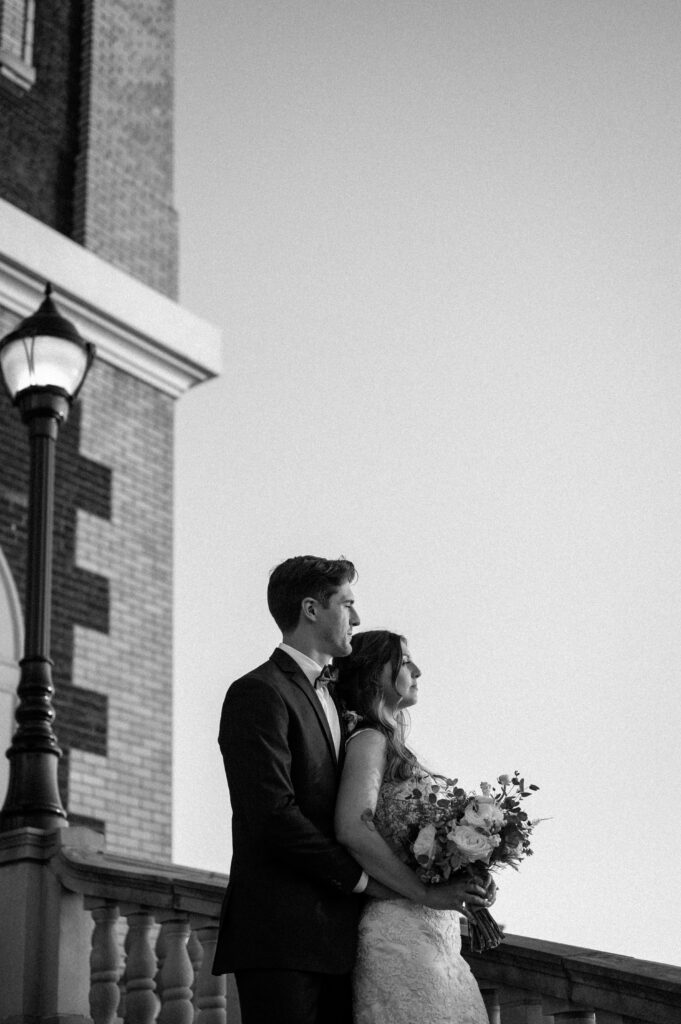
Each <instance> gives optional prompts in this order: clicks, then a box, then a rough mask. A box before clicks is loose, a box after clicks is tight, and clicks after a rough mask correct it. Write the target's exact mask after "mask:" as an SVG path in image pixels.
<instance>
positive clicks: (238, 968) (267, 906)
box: [213, 555, 386, 1024]
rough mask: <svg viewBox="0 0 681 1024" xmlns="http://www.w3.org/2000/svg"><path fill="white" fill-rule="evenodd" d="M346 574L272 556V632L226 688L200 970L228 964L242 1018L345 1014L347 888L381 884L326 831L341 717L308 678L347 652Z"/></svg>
mask: <svg viewBox="0 0 681 1024" xmlns="http://www.w3.org/2000/svg"><path fill="white" fill-rule="evenodd" d="M355 577H356V573H355V568H354V566H353V564H352V562H349V561H346V560H345V559H340V560H338V561H328V560H326V559H323V558H315V557H313V556H307V555H305V556H300V557H296V558H289V559H288V560H287V561H285V562H283V563H282V564H281V565H279V566H277V568H276V569H274V571H273V572H272V574H271V577H270V581H269V586H268V590H267V601H268V606H269V609H270V612H271V613H272V615H273V617H274V619H275V621H276V623H277V625H278V626H279V628H280V629H281V632H282V638H283V640H282V643H281V644H280V645H279V647H277V648H276V650H275V651H274V653H273V654H272V655H271V657H270V658H269V660H268V661H266V662H265V663H264V664H263V665H260V666H259V668H256V669H254V670H253V671H252V672H249V673H248V674H247V675H245V676H244V677H243V678H241V679H238V680H237V681H236V682H235V683H233V684H232V686H231V687H230V688H229V690H228V692H227V696H226V697H225V702H224V705H223V711H222V718H221V722H220V736H219V742H220V748H221V750H222V754H223V759H224V763H225V770H226V773H227V781H228V784H229V791H230V797H231V803H232V814H233V821H232V837H233V859H232V867H231V872H230V879H229V886H228V889H227V893H226V896H225V901H224V905H223V911H222V919H221V924H220V934H219V939H218V944H217V949H216V954H215V962H214V965H213V971H214V973H215V974H223V973H225V972H232V971H233V972H234V974H235V977H236V983H237V988H238V990H239V1001H240V1004H241V1014H242V1020H243V1024H322V1022H323V1024H350V1021H351V1005H350V984H349V975H350V971H351V969H352V964H353V958H354V953H355V944H356V931H357V919H358V914H359V909H360V903H361V901H360V899H359V898H358V893H360V892H362V891H367V892H369V893H373V894H374V895H379V894H385V893H386V890H384V889H383V888H382V887H381V886H379V885H378V883H375V882H373V881H369V880H368V879H367V876H366V875H365V873H364V872H363V871H362V869H361V868H360V866H359V865H358V864H357V863H356V861H354V860H353V858H352V857H351V856H350V855H349V854H348V853H347V852H346V850H345V849H344V848H343V847H342V846H340V845H339V844H338V843H337V842H336V840H335V838H334V833H333V816H334V806H335V801H336V792H337V788H338V782H339V779H340V768H341V764H342V759H343V742H342V741H343V738H344V737H343V727H342V723H341V721H340V718H339V715H338V710H337V708H336V706H335V704H334V702H333V697H332V695H331V694H330V693H329V691H328V689H327V688H326V687H325V686H324V685H323V683H321V682H320V683H318V684H317V687H316V688H315V683H316V680H317V677H318V676H320V674H321V673H322V669H323V667H324V666H325V665H327V664H328V663H329V662H330V661H331V659H332V658H334V657H335V658H342V657H344V656H346V655H348V654H349V653H350V651H351V647H350V638H351V636H352V630H353V627H355V626H357V625H359V616H358V615H357V612H356V611H355V606H354V596H353V593H352V589H351V585H352V583H353V582H354V580H355Z"/></svg>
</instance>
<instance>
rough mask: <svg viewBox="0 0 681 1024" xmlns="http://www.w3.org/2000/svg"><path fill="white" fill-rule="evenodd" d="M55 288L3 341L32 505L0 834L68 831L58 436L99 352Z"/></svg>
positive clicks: (1, 356)
mask: <svg viewBox="0 0 681 1024" xmlns="http://www.w3.org/2000/svg"><path fill="white" fill-rule="evenodd" d="M51 291H52V288H51V286H50V284H49V283H48V284H47V285H46V286H45V298H44V300H43V302H42V303H41V305H40V307H39V309H38V310H36V312H35V313H34V314H33V315H32V316H29V317H26V319H25V320H22V321H21V323H20V324H19V325H18V327H16V328H15V330H13V331H11V332H10V333H9V334H8V335H6V336H5V337H4V338H3V339H2V340H1V341H0V371H1V372H2V377H3V379H4V382H5V386H6V387H7V391H8V392H9V396H10V398H11V400H12V402H13V403H14V405H16V406H17V408H18V409H19V412H20V414H21V418H22V420H23V421H24V423H26V425H27V426H28V434H29V444H30V451H31V472H30V485H29V502H28V560H27V572H26V635H25V641H24V657H23V658H22V660H21V661H20V663H19V664H20V665H21V679H20V682H19V687H18V690H17V694H18V697H19V704H18V707H17V709H16V712H15V717H16V720H17V723H18V726H17V729H16V732H15V733H14V737H13V739H12V745H11V747H10V749H9V750H8V751H7V757H8V758H9V762H10V768H9V785H8V788H7V797H6V799H5V804H4V807H3V808H2V811H0V831H2V832H6V831H8V830H10V829H13V828H23V827H25V826H29V825H30V826H32V827H34V828H42V829H54V828H59V827H60V826H62V825H65V824H66V811H65V810H64V807H63V806H62V802H61V798H60V796H59V786H58V783H57V763H58V761H59V758H60V757H61V753H62V752H61V750H60V748H59V745H58V743H57V738H56V736H55V734H54V731H53V729H52V722H53V721H54V709H53V707H52V695H53V694H54V686H53V684H52V660H51V658H50V620H51V599H52V534H53V519H54V465H55V452H56V442H57V434H58V432H59V427H60V425H61V424H62V423H64V422H65V420H66V418H67V417H68V414H69V409H70V408H71V403H72V402H73V400H74V399H75V397H76V395H77V394H78V392H79V391H80V388H81V387H82V384H83V381H84V380H85V377H86V375H87V372H88V370H89V368H90V364H91V363H92V360H93V358H94V354H95V349H94V346H93V345H91V344H90V343H89V342H86V341H83V339H82V338H81V337H80V335H79V334H78V331H77V330H76V328H75V327H74V325H73V324H72V323H71V322H70V321H69V320H66V319H65V318H64V317H63V316H62V315H61V313H60V312H59V310H58V309H57V307H56V305H55V304H54V302H53V301H52V299H51V297H50V294H51Z"/></svg>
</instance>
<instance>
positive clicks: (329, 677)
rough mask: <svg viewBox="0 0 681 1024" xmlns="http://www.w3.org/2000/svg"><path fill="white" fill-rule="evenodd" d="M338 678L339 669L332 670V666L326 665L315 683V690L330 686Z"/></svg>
mask: <svg viewBox="0 0 681 1024" xmlns="http://www.w3.org/2000/svg"><path fill="white" fill-rule="evenodd" d="M337 678H338V669H335V668H332V666H331V665H325V666H324V668H323V669H322V670H321V672H320V673H319V675H318V676H317V678H316V679H315V681H314V688H315V690H318V689H319V687H320V686H328V685H329V683H335V682H336V679H337Z"/></svg>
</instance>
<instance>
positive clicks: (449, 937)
mask: <svg viewBox="0 0 681 1024" xmlns="http://www.w3.org/2000/svg"><path fill="white" fill-rule="evenodd" d="M336 667H337V669H338V681H337V683H336V693H337V695H338V696H339V698H340V700H341V703H342V704H343V706H344V708H345V709H346V718H347V719H348V720H349V726H350V727H353V726H354V729H353V731H352V732H351V733H350V736H349V738H348V740H347V745H346V756H345V763H344V766H343V775H342V779H341V785H340V790H339V794H338V803H337V805H336V833H337V836H338V839H339V840H340V842H341V843H343V844H344V845H345V846H347V848H348V849H349V850H350V852H351V853H352V854H353V856H354V857H355V859H356V860H357V861H358V863H359V864H361V865H362V867H363V868H364V870H365V871H366V872H367V873H368V874H369V875H371V876H372V878H375V879H376V880H377V881H379V882H382V883H383V884H384V885H386V886H387V887H388V888H390V889H392V890H393V891H394V892H395V893H396V894H398V895H397V896H396V898H395V899H394V900H367V903H366V907H365V909H364V911H363V913H362V918H361V920H360V926H359V945H358V953H357V961H356V966H355V972H354V976H353V988H354V997H353V998H354V1020H355V1022H356V1024H414V1022H415V1021H427V1022H428V1024H488V1017H487V1013H486V1011H485V1006H484V1003H483V1001H482V997H481V995H480V991H479V989H478V987H477V984H476V982H475V979H474V977H473V975H472V974H471V972H470V968H469V967H468V965H467V963H466V962H465V960H464V959H463V958H462V957H461V953H460V945H461V938H460V932H459V918H458V914H457V913H456V911H458V912H459V913H461V914H463V915H464V916H466V917H470V916H471V913H472V911H471V909H470V908H472V907H475V906H489V905H490V903H491V902H492V901H493V889H490V891H488V892H486V891H485V889H483V888H482V887H481V886H480V885H478V884H476V883H474V882H473V881H471V880H470V879H463V880H457V881H454V882H450V883H448V884H446V885H440V886H430V887H429V886H426V885H425V884H424V883H423V882H421V880H420V879H419V878H418V876H417V875H416V873H415V872H414V871H413V870H412V869H411V868H410V867H409V866H408V865H407V864H406V863H405V860H406V859H407V854H408V850H407V849H406V848H405V843H406V839H405V834H404V833H405V825H409V824H415V823H418V824H424V823H426V822H427V821H428V820H430V817H431V813H432V812H431V811H430V806H429V805H427V804H424V803H422V802H420V801H418V800H414V799H413V795H412V794H413V790H414V789H415V788H417V786H418V782H419V780H420V779H423V778H424V777H428V773H427V772H426V771H425V769H424V768H422V767H421V766H420V765H419V763H418V761H417V760H416V758H415V756H414V755H413V754H412V752H411V751H410V750H409V749H408V748H407V747H406V745H405V729H406V722H405V714H404V712H405V709H406V708H408V707H411V706H412V705H414V704H415V703H416V701H417V700H418V683H417V680H418V678H419V676H420V675H421V673H420V671H419V669H418V668H417V666H416V665H415V664H414V662H413V661H412V659H411V654H410V653H409V648H408V644H407V641H406V640H405V639H404V637H400V636H398V635H397V634H396V633H389V632H388V631H387V630H374V631H369V632H365V633H357V634H356V635H355V636H354V637H353V638H352V654H351V655H349V657H347V658H342V659H338V661H337V663H336ZM407 795H409V796H410V797H411V798H410V799H409V800H406V799H405V797H406V796H407Z"/></svg>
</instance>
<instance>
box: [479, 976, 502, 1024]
mask: <svg viewBox="0 0 681 1024" xmlns="http://www.w3.org/2000/svg"><path fill="white" fill-rule="evenodd" d="M480 993H481V995H482V998H483V1002H484V1003H485V1009H486V1010H487V1016H488V1017H489V1024H501V1010H500V1009H499V993H498V992H497V990H496V989H495V988H486V987H484V986H483V985H481V986H480Z"/></svg>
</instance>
